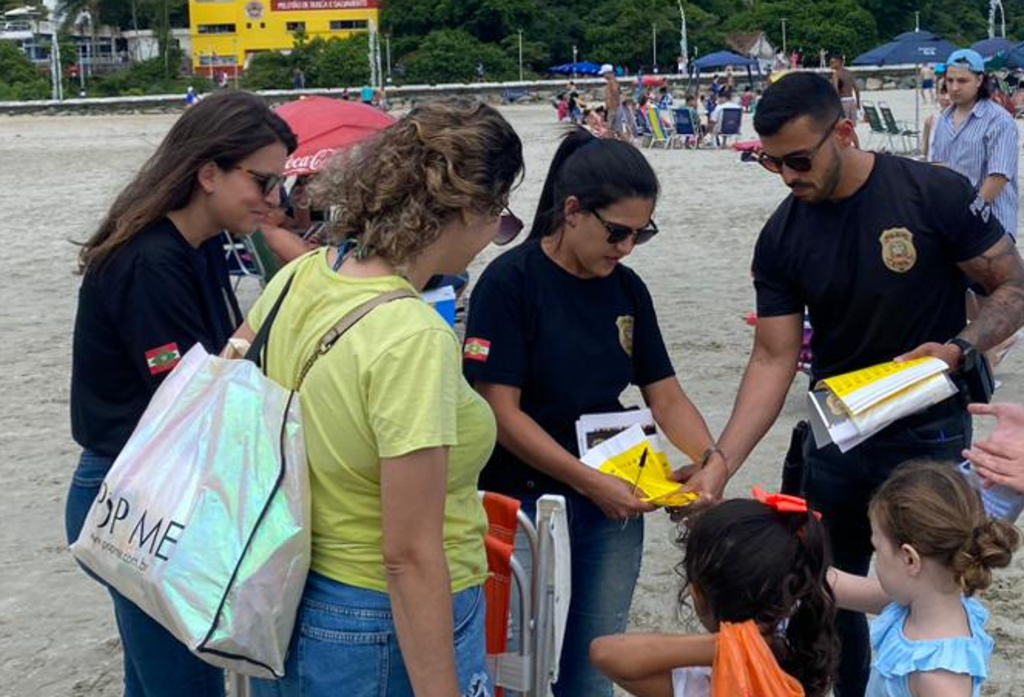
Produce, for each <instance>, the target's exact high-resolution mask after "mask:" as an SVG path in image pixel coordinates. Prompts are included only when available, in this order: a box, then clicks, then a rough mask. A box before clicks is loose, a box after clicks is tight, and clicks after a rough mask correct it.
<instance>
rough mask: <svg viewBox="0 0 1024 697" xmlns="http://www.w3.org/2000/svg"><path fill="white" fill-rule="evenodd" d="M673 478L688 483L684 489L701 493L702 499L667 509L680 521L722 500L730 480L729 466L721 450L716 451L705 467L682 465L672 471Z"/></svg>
mask: <svg viewBox="0 0 1024 697" xmlns="http://www.w3.org/2000/svg"><path fill="white" fill-rule="evenodd" d="M672 478H673V479H675V480H676V481H678V482H682V483H684V484H685V485H686V486H685V487H684V488H683V489H684V491H696V492H698V493H700V499H698V500H697V501H695V502H694V503H692V504H690V505H689V506H685V507H681V508H668V509H666V510H667V511H668V513H669V516H671V518H672V520H675V521H678V520H681V519H683V518H685V517H686V516H688V515H690V514H691V513H694V512H696V511H698V510H700V509H702V508H706V507H708V506H710V505H712V504H715V503H717V502H718V501H720V500H721V498H722V494H723V493H724V492H725V485H726V484H727V483H728V482H729V466H728V465H727V464H726V462H725V457H723V456H722V454H721V453H720V452H715V453H712V454H711V457H709V458H708V461H707V462H706V463H705V464H704V466H703V467H697V466H696V465H686V466H684V467H680V468H679V469H677V470H676V471H675V472H673V473H672Z"/></svg>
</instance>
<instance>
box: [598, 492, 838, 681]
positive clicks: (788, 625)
mask: <svg viewBox="0 0 1024 697" xmlns="http://www.w3.org/2000/svg"><path fill="white" fill-rule="evenodd" d="M754 495H755V497H756V498H755V499H731V500H727V501H723V502H722V503H720V504H718V505H716V506H713V507H712V508H709V509H707V510H705V511H702V512H700V513H696V514H694V515H693V516H691V517H690V518H689V519H688V520H687V521H686V525H685V526H682V527H681V530H682V534H681V536H680V538H679V540H678V542H679V544H680V545H681V546H683V547H684V549H685V555H684V558H683V561H682V562H681V563H680V564H679V565H678V566H677V567H676V571H677V572H678V573H679V575H680V576H681V577H682V579H683V582H684V584H683V588H682V590H681V591H680V593H679V601H680V603H681V604H682V603H687V602H688V601H690V602H692V607H693V610H694V612H695V613H696V615H697V617H698V619H699V620H700V621H701V624H703V625H704V627H706V628H707V629H708V630H709V631H710V632H714V633H713V634H691V635H679V634H620V635H615V636H606V637H601V638H599V639H597V640H595V641H594V642H593V643H592V644H591V649H590V656H591V660H592V661H593V662H594V664H595V665H596V666H597V667H598V668H599V669H600V670H601V671H603V672H604V673H605V674H607V675H608V676H609V677H610V678H612V680H614V681H615V682H616V683H618V684H619V685H620V686H622V687H623V688H624V689H626V690H627V691H628V692H630V693H632V694H634V695H640V696H642V697H648V696H649V697H673V695H674V696H675V697H682V695H684V694H685V695H686V696H687V697H694V696H700V695H707V694H714V695H736V696H743V695H751V696H754V695H756V696H757V697H796V696H798V695H809V696H811V697H818V696H822V695H827V694H828V693H829V691H830V690H831V688H832V676H833V673H834V668H835V663H836V659H837V657H838V654H839V644H838V640H837V638H836V634H835V630H834V627H833V619H834V616H835V600H834V597H833V595H832V591H831V589H830V588H829V584H828V581H827V577H826V574H827V572H828V568H829V560H828V551H827V537H826V534H825V530H824V529H823V528H822V525H821V523H820V521H819V520H818V516H817V515H816V514H815V513H814V512H813V511H811V510H809V509H808V508H807V504H806V503H805V502H804V501H803V500H802V499H799V498H796V497H792V496H783V495H780V494H766V493H765V492H763V491H761V490H760V489H755V491H754ZM700 666H703V668H700ZM708 666H710V670H709V669H708V668H707V667H708Z"/></svg>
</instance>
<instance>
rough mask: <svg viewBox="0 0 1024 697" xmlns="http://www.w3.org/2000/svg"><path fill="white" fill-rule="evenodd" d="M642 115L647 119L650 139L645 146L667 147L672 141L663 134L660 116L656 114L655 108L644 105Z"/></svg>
mask: <svg viewBox="0 0 1024 697" xmlns="http://www.w3.org/2000/svg"><path fill="white" fill-rule="evenodd" d="M644 117H645V120H646V121H647V129H648V131H649V132H650V134H651V138H650V141H649V142H648V143H647V147H649V148H656V147H658V146H661V147H663V148H667V147H669V146H670V145H671V144H672V143H671V141H670V140H669V137H668V136H667V135H665V129H664V127H663V126H662V123H661V116H659V115H658V110H657V108H655V107H653V106H650V105H648V106H646V107H644Z"/></svg>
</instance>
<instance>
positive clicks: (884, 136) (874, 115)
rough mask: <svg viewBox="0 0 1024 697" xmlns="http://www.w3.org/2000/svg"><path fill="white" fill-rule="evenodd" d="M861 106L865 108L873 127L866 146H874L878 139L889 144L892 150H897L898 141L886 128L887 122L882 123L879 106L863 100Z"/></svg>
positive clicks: (870, 124) (869, 124) (869, 123)
mask: <svg viewBox="0 0 1024 697" xmlns="http://www.w3.org/2000/svg"><path fill="white" fill-rule="evenodd" d="M860 106H861V108H862V109H863V110H864V115H865V116H867V118H868V126H869V127H870V128H871V136H870V137H869V138H868V142H867V143H866V147H868V148H872V147H874V146H873V143H874V142H875V141H876V140H882V141H884V142H886V143H888V144H889V148H888V149H889V151H890V152H895V151H896V142H895V141H894V140H893V136H892V134H891V133H889V131H888V129H886V127H885V124H884V123H882V115H881V114H880V113H879V112H878V108H877V107H876V106H875V105H874V103H872V102H861V105H860Z"/></svg>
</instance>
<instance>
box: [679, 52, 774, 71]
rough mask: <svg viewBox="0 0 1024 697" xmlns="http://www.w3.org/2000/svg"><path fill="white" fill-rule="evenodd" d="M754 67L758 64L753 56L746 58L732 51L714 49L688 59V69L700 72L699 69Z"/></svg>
mask: <svg viewBox="0 0 1024 697" xmlns="http://www.w3.org/2000/svg"><path fill="white" fill-rule="evenodd" d="M730 65H731V66H733V67H734V68H747V69H748V70H749V69H750V68H756V67H758V66H759V65H760V64H759V63H758V62H757V60H756V59H754V58H747V57H746V56H741V55H740V54H738V53H733V52H732V51H715V52H714V53H709V54H708V55H706V56H701V57H700V58H698V59H697V60H694V61H690V70H691V71H697V72H700V71H701V70H718V69H719V68H727V67H729V66H730Z"/></svg>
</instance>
